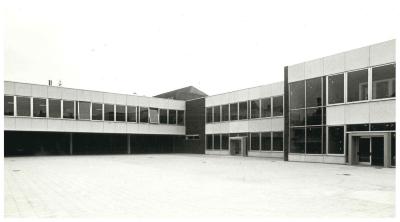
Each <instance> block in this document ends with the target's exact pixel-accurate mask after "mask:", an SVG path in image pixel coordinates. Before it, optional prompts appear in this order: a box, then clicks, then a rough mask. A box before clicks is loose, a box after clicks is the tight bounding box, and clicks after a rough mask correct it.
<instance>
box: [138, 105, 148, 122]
mask: <svg viewBox="0 0 400 222" xmlns="http://www.w3.org/2000/svg"><path fill="white" fill-rule="evenodd" d="M139 122H140V123H148V122H149V108H147V107H139Z"/></svg>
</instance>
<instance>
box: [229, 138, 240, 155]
mask: <svg viewBox="0 0 400 222" xmlns="http://www.w3.org/2000/svg"><path fill="white" fill-rule="evenodd" d="M230 153H231V155H241V154H242V140H241V139H231V140H230Z"/></svg>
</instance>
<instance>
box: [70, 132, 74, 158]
mask: <svg viewBox="0 0 400 222" xmlns="http://www.w3.org/2000/svg"><path fill="white" fill-rule="evenodd" d="M73 147H74V145H73V138H72V133H69V155H72V151H73Z"/></svg>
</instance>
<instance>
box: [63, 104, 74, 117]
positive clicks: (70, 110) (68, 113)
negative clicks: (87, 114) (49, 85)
mask: <svg viewBox="0 0 400 222" xmlns="http://www.w3.org/2000/svg"><path fill="white" fill-rule="evenodd" d="M63 118H65V119H73V118H74V101H66V100H63Z"/></svg>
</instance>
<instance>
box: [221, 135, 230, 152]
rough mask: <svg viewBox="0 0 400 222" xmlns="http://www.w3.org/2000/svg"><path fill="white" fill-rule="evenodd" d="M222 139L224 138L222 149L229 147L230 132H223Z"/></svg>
mask: <svg viewBox="0 0 400 222" xmlns="http://www.w3.org/2000/svg"><path fill="white" fill-rule="evenodd" d="M221 139H222V144H221V149H223V150H227V149H229V134H222V135H221Z"/></svg>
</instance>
